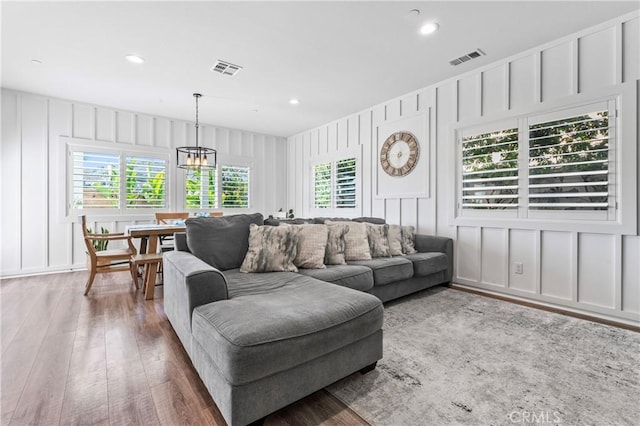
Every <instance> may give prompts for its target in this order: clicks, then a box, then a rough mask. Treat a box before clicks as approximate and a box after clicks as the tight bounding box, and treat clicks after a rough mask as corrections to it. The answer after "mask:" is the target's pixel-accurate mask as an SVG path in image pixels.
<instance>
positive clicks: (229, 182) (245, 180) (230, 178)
mask: <svg viewBox="0 0 640 426" xmlns="http://www.w3.org/2000/svg"><path fill="white" fill-rule="evenodd" d="M220 184H221V187H220V191H221V195H220V198H221V201H222V203H221V207H224V208H248V207H249V167H247V166H224V165H223V166H221V177H220Z"/></svg>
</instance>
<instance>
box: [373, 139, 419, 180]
mask: <svg viewBox="0 0 640 426" xmlns="http://www.w3.org/2000/svg"><path fill="white" fill-rule="evenodd" d="M419 157H420V145H418V140H417V139H416V137H415V136H414V135H412V134H411V133H409V132H396V133H394V134H392V135H391V136H389V137H388V138H387V139H386V140H385V141H384V144H382V149H381V150H380V165H381V166H382V170H384V171H385V173H386V174H388V175H389V176H405V175H407V174H409V173H411V171H412V170H413V169H414V167H415V166H416V164H417V163H418V158H419Z"/></svg>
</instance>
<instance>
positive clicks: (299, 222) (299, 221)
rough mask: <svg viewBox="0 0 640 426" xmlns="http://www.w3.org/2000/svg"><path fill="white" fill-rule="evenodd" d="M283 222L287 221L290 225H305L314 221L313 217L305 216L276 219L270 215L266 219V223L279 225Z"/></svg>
mask: <svg viewBox="0 0 640 426" xmlns="http://www.w3.org/2000/svg"><path fill="white" fill-rule="evenodd" d="M282 223H287V224H289V225H304V224H305V223H313V219H303V218H294V219H276V218H274V217H268V218H266V219H265V220H264V224H265V225H271V226H278V225H280V224H282Z"/></svg>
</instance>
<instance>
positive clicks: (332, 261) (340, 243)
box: [324, 223, 349, 265]
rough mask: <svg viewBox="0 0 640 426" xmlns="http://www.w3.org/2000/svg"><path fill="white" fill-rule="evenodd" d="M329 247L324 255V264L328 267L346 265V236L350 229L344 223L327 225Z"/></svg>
mask: <svg viewBox="0 0 640 426" xmlns="http://www.w3.org/2000/svg"><path fill="white" fill-rule="evenodd" d="M327 231H328V235H327V247H326V248H325V253H324V263H325V264H326V265H345V264H346V263H347V261H346V259H345V258H344V249H345V243H344V236H345V234H346V233H347V232H349V227H348V226H347V225H346V224H344V223H334V224H330V225H327Z"/></svg>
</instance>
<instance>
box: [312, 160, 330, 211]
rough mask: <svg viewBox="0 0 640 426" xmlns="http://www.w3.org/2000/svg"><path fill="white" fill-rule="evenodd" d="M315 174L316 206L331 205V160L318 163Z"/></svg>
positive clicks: (325, 206) (314, 169) (314, 168)
mask: <svg viewBox="0 0 640 426" xmlns="http://www.w3.org/2000/svg"><path fill="white" fill-rule="evenodd" d="M313 175H314V185H313V188H314V192H313V193H314V195H313V198H314V206H315V207H316V208H329V207H331V162H327V163H320V164H316V165H315V166H314V167H313Z"/></svg>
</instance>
